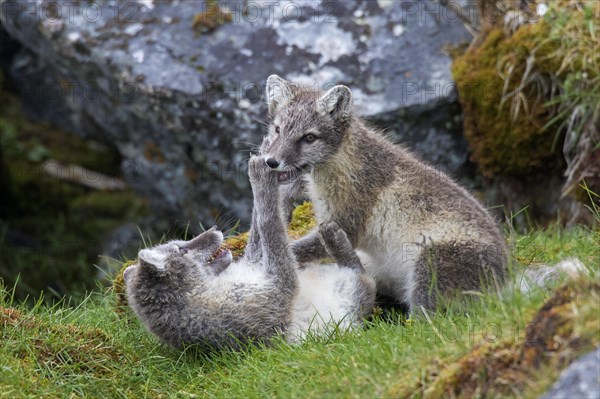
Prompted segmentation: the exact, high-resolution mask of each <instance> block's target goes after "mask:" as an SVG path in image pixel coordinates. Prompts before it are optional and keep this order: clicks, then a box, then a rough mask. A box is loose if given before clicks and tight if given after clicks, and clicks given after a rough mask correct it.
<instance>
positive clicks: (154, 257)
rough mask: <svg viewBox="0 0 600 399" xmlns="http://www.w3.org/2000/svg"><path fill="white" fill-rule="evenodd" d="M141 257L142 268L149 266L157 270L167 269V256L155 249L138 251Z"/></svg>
mask: <svg viewBox="0 0 600 399" xmlns="http://www.w3.org/2000/svg"><path fill="white" fill-rule="evenodd" d="M138 258H139V259H140V266H141V267H142V268H149V269H152V270H157V271H164V270H165V259H166V256H165V255H163V254H161V253H159V252H158V251H155V250H153V249H142V250H141V251H140V252H139V253H138Z"/></svg>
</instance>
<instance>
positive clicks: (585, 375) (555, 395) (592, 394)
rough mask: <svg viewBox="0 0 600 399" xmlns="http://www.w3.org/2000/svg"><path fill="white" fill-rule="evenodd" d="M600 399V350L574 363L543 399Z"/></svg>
mask: <svg viewBox="0 0 600 399" xmlns="http://www.w3.org/2000/svg"><path fill="white" fill-rule="evenodd" d="M559 398H560V399H575V398H577V399H584V398H589V399H599V398H600V348H598V349H596V350H595V351H593V352H590V353H588V354H587V355H585V356H582V357H580V358H579V359H577V360H576V361H574V362H573V363H572V364H571V365H570V366H569V367H567V369H566V370H564V371H563V372H562V373H561V375H560V378H559V380H558V381H557V382H556V383H555V384H554V385H553V386H552V388H551V389H550V391H548V392H547V393H546V394H545V395H544V396H542V399H559Z"/></svg>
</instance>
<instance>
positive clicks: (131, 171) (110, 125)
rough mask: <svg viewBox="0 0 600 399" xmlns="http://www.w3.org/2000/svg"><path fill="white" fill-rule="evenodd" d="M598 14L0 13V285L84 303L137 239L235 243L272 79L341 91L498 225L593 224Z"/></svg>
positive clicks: (519, 2) (378, 8) (431, 0)
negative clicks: (217, 230)
mask: <svg viewBox="0 0 600 399" xmlns="http://www.w3.org/2000/svg"><path fill="white" fill-rule="evenodd" d="M597 4H598V3H597V2H593V1H567V0H565V1H562V0H561V1H558V2H541V1H538V2H537V3H536V2H533V1H524V0H515V1H492V0H481V1H475V0H461V1H445V0H439V1H437V0H422V1H404V0H350V1H325V0H321V1H316V0H315V1H277V2H267V1H258V2H257V1H243V0H239V1H211V0H207V1H202V0H198V1H158V0H154V1H153V0H137V1H136V0H122V1H81V2H80V1H46V0H44V1H31V2H30V1H10V0H0V6H1V11H2V13H1V19H0V56H1V58H0V59H1V61H0V66H1V75H2V77H3V79H2V89H1V90H2V92H1V94H2V95H1V96H0V101H1V102H0V106H1V109H0V139H1V141H0V143H1V144H0V146H1V147H0V157H1V158H0V162H1V170H0V171H1V173H0V179H1V180H0V183H1V184H2V199H1V200H0V228H1V230H0V243H1V245H2V254H1V257H0V275H1V276H2V278H3V279H4V282H5V284H7V285H14V284H16V285H17V287H18V291H17V294H18V295H20V296H25V295H30V296H36V295H37V293H38V292H39V291H40V290H44V291H46V292H48V293H51V294H52V293H54V294H56V295H58V296H61V295H64V294H66V293H69V294H80V293H82V292H83V291H84V290H86V289H90V288H93V287H94V284H95V283H94V282H95V280H96V278H97V277H98V274H99V273H102V271H109V270H110V261H107V259H111V258H115V259H120V258H121V257H123V256H124V257H133V256H135V253H136V251H137V249H138V248H139V246H140V245H143V244H142V243H141V242H142V238H141V232H143V240H146V241H147V240H151V241H153V242H155V241H156V240H159V239H160V238H161V236H162V235H163V234H166V235H168V236H177V235H183V234H186V233H187V234H190V233H191V234H195V233H198V232H199V231H200V230H201V229H202V225H212V224H214V223H218V224H219V225H220V226H222V227H230V228H233V227H235V225H236V223H237V221H238V220H239V222H240V226H241V228H242V229H243V228H244V227H246V226H247V224H248V222H249V216H250V211H251V195H250V188H249V185H248V182H247V178H246V171H245V162H246V159H247V157H248V153H249V151H250V150H251V149H252V148H253V146H255V145H257V144H258V143H259V142H260V139H261V137H262V135H263V134H264V132H265V123H266V122H267V116H266V106H265V104H264V98H263V87H264V83H265V81H266V78H267V77H268V76H269V75H270V74H273V73H276V74H279V75H281V76H284V77H286V78H287V79H289V80H292V81H295V82H298V83H303V84H307V85H312V86H314V87H315V89H317V88H318V89H326V88H328V87H330V86H332V85H334V84H338V83H342V84H346V85H348V86H349V87H350V88H351V89H352V91H353V94H354V101H355V105H356V108H357V110H358V112H359V113H360V114H361V115H362V116H364V117H366V118H367V119H368V120H369V121H370V122H371V123H372V124H374V125H376V126H378V127H381V128H382V129H384V130H385V132H386V134H388V135H389V136H390V137H392V138H393V139H394V140H396V141H397V142H399V143H403V144H404V145H406V146H408V147H410V148H412V149H413V150H414V151H415V152H416V153H418V154H419V155H420V156H421V157H422V158H423V159H425V160H427V161H428V162H430V163H432V164H434V165H435V166H436V167H437V168H439V169H440V170H443V171H445V172H447V173H449V174H451V175H452V176H453V177H454V178H456V179H457V180H459V181H460V182H461V183H462V184H463V185H465V186H467V187H469V188H470V189H471V190H473V191H474V192H475V193H476V194H477V195H478V196H479V197H480V198H481V200H482V201H483V202H484V203H485V204H486V205H487V206H488V207H490V208H492V209H493V211H494V212H495V214H496V216H497V217H498V220H504V219H505V218H509V219H510V220H511V221H512V223H513V225H515V226H516V227H517V228H524V229H526V228H531V227H533V226H536V225H544V224H547V223H554V222H556V221H559V222H560V223H564V224H569V223H571V224H572V223H579V222H584V223H586V222H587V223H591V221H590V220H589V219H588V218H587V216H586V215H588V213H587V212H586V209H585V207H584V206H585V204H586V201H589V199H590V197H589V195H588V193H587V192H586V191H585V190H583V189H582V188H580V184H581V183H583V182H584V180H585V181H586V182H587V184H588V185H589V187H590V188H591V189H594V190H595V191H596V192H599V191H600V188H598V180H599V179H598V176H599V171H598V168H599V167H598V164H599V163H600V160H599V157H598V153H599V152H598V143H599V140H598V118H599V112H600V111H599V109H598V107H599V105H598V104H600V101H598V93H599V92H600V90H598V85H599V83H598V82H599V77H598V76H599V74H598V71H599V70H600V68H599V65H598V54H599V53H600V51H598V50H599V49H598V44H597V42H595V41H593V40H592V39H593V38H594V37H595V38H597V37H599V36H598V35H599V34H600V32H598V17H599V13H600V11H599V9H598V6H597ZM573 21H576V22H573ZM594 35H595V36H594ZM575 45H576V46H577V47H576V48H577V51H573V52H571V51H570V49H572V48H573V46H575ZM565 59H567V60H569V61H565ZM455 82H456V83H455ZM457 88H458V90H457ZM565 137H566V138H567V139H566V140H565ZM565 173H566V175H565ZM588 205H589V204H588ZM140 231H141V232H140ZM98 255H100V257H98ZM95 265H96V266H97V267H96V266H95ZM19 273H20V277H19V279H20V280H19V282H18V283H17V282H16V281H17V275H18V274H19Z"/></svg>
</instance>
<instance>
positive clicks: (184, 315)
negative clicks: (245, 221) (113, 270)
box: [124, 157, 375, 349]
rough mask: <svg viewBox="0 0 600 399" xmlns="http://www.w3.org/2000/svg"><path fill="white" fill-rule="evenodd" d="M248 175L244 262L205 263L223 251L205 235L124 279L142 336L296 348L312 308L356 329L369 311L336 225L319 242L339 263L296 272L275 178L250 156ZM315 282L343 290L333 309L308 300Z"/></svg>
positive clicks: (369, 293) (364, 281) (363, 277)
mask: <svg viewBox="0 0 600 399" xmlns="http://www.w3.org/2000/svg"><path fill="white" fill-rule="evenodd" d="M248 166H249V168H248V169H249V177H250V182H251V184H252V190H253V194H254V210H253V213H252V227H251V231H250V238H249V241H248V245H247V247H246V251H245V254H244V257H243V259H241V260H240V261H238V262H233V263H232V258H231V253H229V252H228V251H226V252H219V254H220V255H219V256H217V257H216V259H215V260H211V255H213V254H215V253H216V252H218V249H219V247H220V245H221V244H222V242H223V234H222V233H221V232H220V231H218V230H217V229H216V228H214V227H213V228H212V229H210V230H208V231H206V232H204V233H202V234H201V235H199V236H198V237H196V238H194V239H192V240H189V241H171V242H168V243H166V244H162V245H158V246H156V247H154V248H152V249H145V250H142V251H140V253H139V263H137V264H135V265H133V266H130V267H129V268H128V269H126V270H125V273H124V279H125V283H126V292H127V298H128V301H129V304H130V306H131V308H132V309H133V310H134V312H135V314H136V315H137V316H138V317H139V319H140V320H141V321H142V322H143V324H144V325H145V326H146V327H147V329H148V330H150V331H151V332H152V333H154V334H155V335H156V336H158V337H159V338H160V339H161V340H162V341H164V342H166V343H168V344H170V345H172V346H175V347H181V346H182V345H185V344H197V345H202V346H207V347H213V348H224V347H228V348H234V349H235V348H239V347H240V346H243V345H245V344H246V343H248V342H256V341H263V342H268V341H269V339H270V338H272V337H273V336H275V335H276V334H280V333H281V334H284V335H285V336H286V338H287V339H288V340H289V341H292V342H295V341H297V340H299V339H301V338H302V337H303V336H304V335H305V334H306V332H307V330H308V329H309V327H310V326H309V324H310V323H309V321H310V319H311V318H314V317H315V316H316V309H320V311H321V312H323V313H327V312H331V315H332V320H331V321H333V322H340V321H342V318H347V321H348V322H347V326H348V327H354V326H357V325H360V323H361V319H362V318H363V317H364V316H365V315H366V314H368V313H369V312H370V311H371V310H372V307H373V302H374V295H375V284H374V282H373V280H372V279H371V278H370V277H368V275H367V274H366V273H365V271H364V269H363V267H362V265H361V264H360V261H359V260H358V258H357V257H356V254H355V253H354V251H353V249H352V246H351V244H350V243H349V241H348V238H347V237H346V236H345V234H344V232H343V231H342V230H341V229H340V228H339V226H337V225H336V224H335V223H327V224H323V225H322V226H321V227H320V238H321V240H323V242H324V243H326V245H325V246H326V247H327V248H328V250H329V251H330V253H331V255H332V256H333V257H334V258H336V260H337V261H338V264H337V265H335V264H332V265H312V266H311V267H308V268H307V269H304V270H299V268H298V264H297V262H296V260H295V258H294V256H293V255H292V252H291V251H290V249H289V248H288V242H287V232H286V229H285V226H284V223H283V221H282V219H281V215H280V209H279V205H280V204H279V199H278V182H277V175H276V174H275V173H273V172H272V171H269V170H268V168H267V167H266V166H265V162H264V160H262V159H259V158H258V157H252V158H251V159H250V162H249V165H248ZM357 262H358V263H357ZM315 273H316V274H318V275H319V277H320V278H323V277H324V278H325V279H326V280H327V281H330V286H331V287H332V289H333V287H335V286H336V284H337V283H340V284H341V285H345V286H346V288H347V289H346V290H344V291H340V292H336V293H335V296H334V299H335V300H336V301H337V302H336V301H333V302H331V303H329V304H328V305H327V306H328V307H327V306H326V307H325V308H323V306H322V305H323V303H324V302H326V299H323V298H321V297H320V296H318V295H317V296H314V295H312V293H310V292H307V291H310V290H311V289H312V285H315V284H319V283H322V281H311V278H312V277H311V276H312V275H313V274H315ZM316 274H315V275H316ZM321 296H326V293H325V292H324V293H323V295H321ZM347 304H351V305H352V306H348V305H347ZM319 306H320V307H319ZM298 309H301V310H302V311H298ZM346 310H347V312H346V314H344V315H341V314H340V313H339V312H340V311H343V312H345V311H346ZM336 312H338V313H336ZM333 315H337V316H336V317H333ZM325 316H326V317H325V319H326V321H329V319H328V316H327V315H325ZM344 320H345V319H344Z"/></svg>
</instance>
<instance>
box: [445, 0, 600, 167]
mask: <svg viewBox="0 0 600 399" xmlns="http://www.w3.org/2000/svg"><path fill="white" fill-rule="evenodd" d="M575 3H577V4H575ZM549 7H550V9H549V11H548V13H547V14H546V16H545V17H544V18H541V19H540V20H539V21H537V22H536V23H527V24H524V25H522V26H521V27H520V28H519V29H518V30H517V31H516V32H514V33H513V34H507V33H506V32H505V28H504V26H502V19H500V20H499V22H498V23H496V24H495V25H494V26H492V27H490V28H489V29H488V30H486V31H485V32H483V34H482V37H481V38H480V40H479V42H478V44H476V45H474V46H472V47H470V48H469V49H468V50H467V51H466V52H465V53H464V54H463V55H461V56H458V57H456V58H455V60H454V64H453V67H452V74H453V77H454V79H455V81H456V85H457V87H458V92H459V98H460V102H461V105H462V107H463V111H464V131H465V137H466V138H467V140H468V142H469V145H470V149H471V152H472V160H473V161H474V162H476V163H478V165H479V168H480V170H481V172H482V173H483V174H484V175H485V176H487V177H494V176H498V175H509V176H510V175H512V176H517V177H521V178H522V177H523V176H528V175H530V176H532V177H533V178H535V176H534V172H544V173H548V172H551V171H552V170H553V169H554V170H555V171H556V170H560V169H563V168H564V167H565V163H564V161H563V157H562V154H561V153H560V151H559V150H562V145H561V143H560V140H562V138H561V137H562V136H563V135H564V133H565V131H567V130H568V129H570V128H569V127H568V126H567V125H569V121H570V118H571V116H572V115H573V112H574V110H575V109H578V112H579V113H580V115H584V117H580V118H579V121H578V122H577V123H579V124H580V125H581V126H582V128H585V127H586V126H587V129H588V130H590V126H593V125H594V124H597V119H598V118H599V117H600V115H598V113H597V112H595V113H594V109H595V107H597V103H598V101H599V100H600V97H598V96H599V94H598V82H599V80H598V79H600V77H599V75H600V56H599V55H598V54H600V52H599V51H597V49H598V45H597V36H598V35H599V34H600V25H598V24H597V22H595V21H594V15H596V16H597V15H600V3H598V2H571V1H562V0H561V1H556V2H552V3H551V4H549ZM596 18H597V17H596ZM583 76H586V77H587V78H582V77H583ZM577 77H579V78H577ZM575 81H576V82H578V83H577V84H576V85H575V86H576V89H573V88H571V89H570V87H571V86H573V83H572V82H575ZM594 82H595V83H594ZM517 104H518V106H517ZM594 121H596V122H594ZM591 130H594V129H593V128H592V129H591ZM592 140H593V138H592ZM595 140H596V143H597V142H598V137H597V132H596V139H595ZM587 174H588V175H589V173H587Z"/></svg>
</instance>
